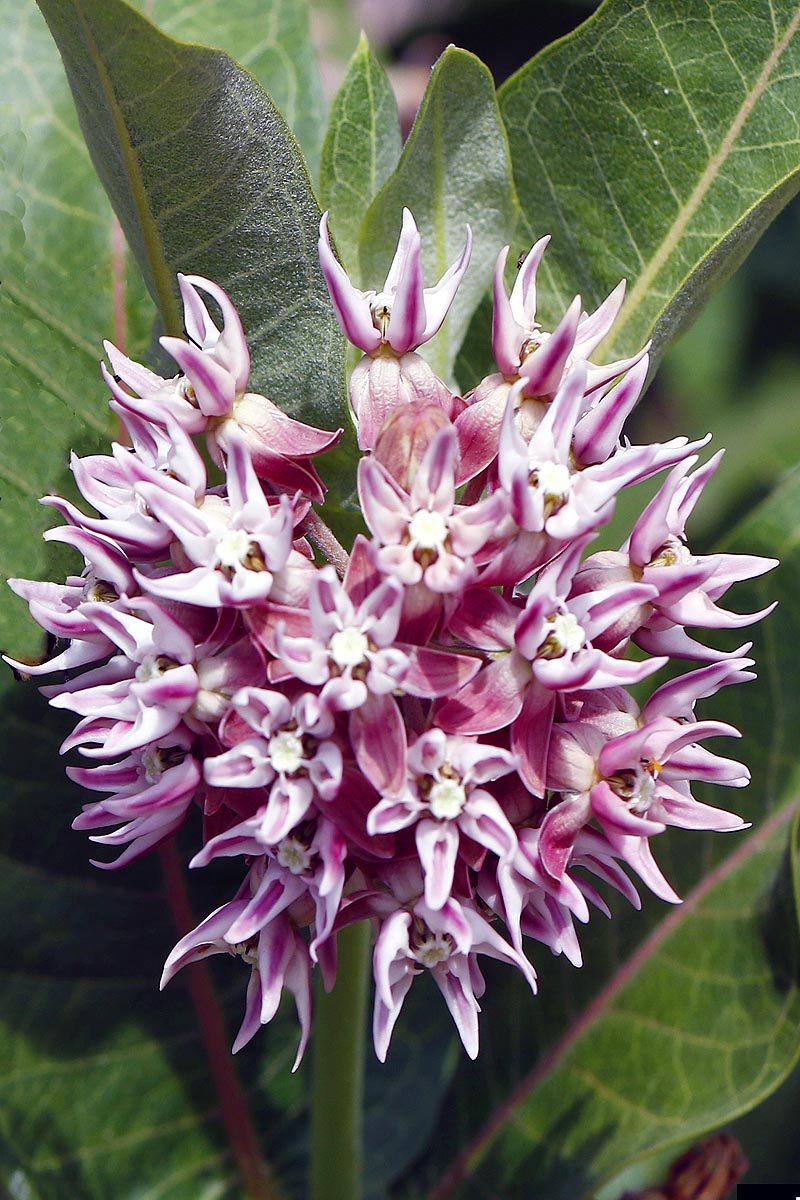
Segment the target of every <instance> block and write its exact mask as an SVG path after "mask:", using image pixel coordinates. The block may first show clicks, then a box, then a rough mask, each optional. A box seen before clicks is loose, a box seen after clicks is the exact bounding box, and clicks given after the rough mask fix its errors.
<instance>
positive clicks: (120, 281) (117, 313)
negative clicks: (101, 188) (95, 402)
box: [111, 217, 130, 446]
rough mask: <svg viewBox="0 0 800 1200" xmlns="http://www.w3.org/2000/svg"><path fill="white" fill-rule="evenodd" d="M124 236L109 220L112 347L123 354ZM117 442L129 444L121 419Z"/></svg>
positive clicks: (125, 317) (125, 332) (125, 336)
mask: <svg viewBox="0 0 800 1200" xmlns="http://www.w3.org/2000/svg"><path fill="white" fill-rule="evenodd" d="M125 251H126V242H125V234H124V233H123V232H122V226H121V225H120V223H119V221H118V220H117V218H116V217H113V218H112V220H111V317H112V323H113V335H112V336H113V340H114V345H115V346H116V347H117V349H118V350H121V351H122V353H123V354H125V352H126V342H127V340H128V313H127V306H126V295H125ZM117 441H118V442H120V443H121V445H123V446H127V445H129V444H130V439H129V438H128V431H127V429H126V428H125V425H124V424H123V422H122V419H121V418H119V417H118V418H117Z"/></svg>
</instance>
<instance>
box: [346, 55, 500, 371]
mask: <svg viewBox="0 0 800 1200" xmlns="http://www.w3.org/2000/svg"><path fill="white" fill-rule="evenodd" d="M404 206H405V207H406V208H410V209H411V211H412V213H413V214H414V218H415V220H416V222H417V226H418V228H419V231H420V233H421V235H422V257H423V263H424V267H425V276H426V282H427V283H428V285H429V286H430V285H432V284H433V283H435V282H436V281H437V280H438V279H439V277H440V276H441V275H442V274H443V273H444V272H445V271H446V269H447V268H448V266H449V265H450V264H451V263H452V262H454V261H455V259H456V258H457V257H458V255H459V254H460V253H461V251H462V249H463V246H464V237H465V232H466V231H465V228H464V227H465V225H470V226H471V227H472V233H473V237H474V246H473V252H472V262H471V265H470V269H469V271H468V273H467V276H466V278H465V280H464V282H463V283H462V285H461V287H460V288H459V291H458V295H457V296H456V299H455V301H454V303H453V306H452V308H451V309H450V314H449V316H448V318H447V321H446V322H445V324H444V327H443V329H442V331H441V332H440V333H439V334H438V335H437V336H436V338H434V339H433V341H431V342H430V343H429V345H428V346H427V347H423V349H422V353H423V354H424V355H425V357H427V358H428V359H429V361H430V362H431V363H432V365H433V367H434V369H435V370H436V371H437V373H438V374H439V375H441V376H442V377H443V378H445V379H446V378H447V377H448V376H449V374H450V372H451V370H452V367H453V363H454V361H455V356H456V354H457V352H458V348H459V346H460V345H461V342H462V340H463V338H464V333H465V331H466V328H467V325H468V323H469V319H470V317H471V316H472V313H473V311H474V309H475V307H476V306H477V304H478V302H479V300H480V298H481V296H482V295H483V294H484V292H485V291H486V288H487V287H488V286H489V281H490V279H491V273H492V268H493V267H494V262H495V259H496V258H497V254H498V251H499V250H500V248H501V246H502V245H503V244H504V242H506V241H508V239H509V237H510V234H511V232H512V230H513V228H514V222H515V220H516V208H515V201H514V190H513V186H512V184H511V178H510V164H509V158H508V146H507V144H506V138H505V133H504V131H503V126H502V122H501V121H500V118H499V114H498V111H497V101H496V98H495V92H494V84H493V83H492V77H491V75H490V73H489V71H488V69H487V68H486V67H485V66H484V65H483V63H482V62H480V60H479V59H477V58H475V56H474V55H472V54H468V53H467V52H466V51H464V50H457V49H455V48H454V47H450V48H449V49H447V50H445V52H444V54H443V55H442V57H441V58H440V59H439V61H438V62H437V64H436V66H435V67H434V69H433V73H432V74H431V78H430V81H429V83H428V88H427V90H426V92H425V96H424V98H423V100H422V104H421V105H420V110H419V113H418V114H417V119H416V122H415V124H414V128H413V129H412V130H411V133H410V135H409V138H408V141H407V142H406V145H405V147H404V149H403V154H402V156H401V158H400V163H399V165H398V167H397V170H396V171H395V173H394V174H393V175H392V177H391V178H390V179H389V180H388V181H387V183H386V184H385V186H384V187H383V189H382V190H381V191H380V192H379V193H378V195H377V197H376V198H375V200H374V201H373V203H372V206H371V208H370V209H369V211H368V213H367V215H366V218H365V220H364V226H363V228H362V234H361V251H360V253H361V277H362V279H363V281H364V283H365V285H368V286H370V287H375V288H379V287H380V286H381V285H382V283H383V280H384V278H385V276H386V272H387V270H388V267H389V263H390V262H391V259H392V255H393V254H394V250H395V247H396V245H397V239H398V236H399V234H400V224H401V220H402V210H403V207H404Z"/></svg>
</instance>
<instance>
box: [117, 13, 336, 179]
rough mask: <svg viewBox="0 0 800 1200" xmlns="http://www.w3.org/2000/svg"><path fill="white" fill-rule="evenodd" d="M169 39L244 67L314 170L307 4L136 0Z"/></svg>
mask: <svg viewBox="0 0 800 1200" xmlns="http://www.w3.org/2000/svg"><path fill="white" fill-rule="evenodd" d="M137 7H138V8H140V9H142V10H143V11H144V12H145V13H146V14H147V16H148V17H150V19H151V20H152V21H155V23H156V25H158V27H159V28H160V29H162V30H163V31H164V33H168V34H169V35H170V37H173V38H181V39H186V40H188V41H191V42H200V43H202V45H204V46H218V47H219V48H220V49H222V50H225V51H226V52H227V53H228V54H230V55H231V57H232V58H234V59H235V60H236V61H237V62H238V63H239V65H240V66H242V67H245V68H246V69H247V70H248V71H249V72H250V73H251V75H255V77H256V79H257V80H258V82H259V83H260V84H261V86H262V87H263V88H264V90H265V91H266V92H268V93H269V95H270V98H271V99H272V102H273V104H274V105H275V107H276V108H277V109H278V111H279V112H280V113H281V114H282V116H283V117H284V118H285V119H286V122H287V124H288V125H289V128H290V129H291V130H292V132H293V133H294V136H295V137H296V138H297V140H298V142H299V143H300V146H301V148H302V151H303V155H304V156H305V160H306V162H307V163H308V169H309V173H310V174H311V178H312V179H315V178H316V175H317V170H318V167H319V153H320V146H321V143H322V130H323V124H324V121H323V118H324V115H325V97H324V95H323V92H322V83H321V81H320V77H319V69H318V67H317V59H316V55H315V54H314V48H313V46H312V44H311V35H310V31H309V6H308V0H269V3H268V4H265V3H264V0H236V3H235V4H224V5H222V4H220V3H219V0H200V2H199V3H192V4H189V3H187V0H152V2H150V3H146V2H145V0H139V3H138V4H137Z"/></svg>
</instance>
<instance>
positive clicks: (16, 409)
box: [0, 0, 152, 656]
mask: <svg viewBox="0 0 800 1200" xmlns="http://www.w3.org/2000/svg"><path fill="white" fill-rule="evenodd" d="M0 24H1V25H2V28H3V31H4V39H3V47H2V52H0V107H2V110H3V113H2V117H0V129H1V130H2V132H1V133H0V157H1V158H2V163H1V164H0V258H1V259H2V263H3V271H2V286H0V321H2V328H3V337H2V341H1V342H0V387H1V388H2V400H0V413H2V418H1V419H0V573H2V575H3V577H4V578H5V577H6V576H9V575H10V576H25V577H38V578H42V577H47V576H48V575H50V576H52V577H53V578H57V577H58V576H59V575H60V576H61V577H63V575H64V574H65V570H64V566H65V563H66V562H71V563H72V567H73V568H74V565H75V564H74V559H73V556H72V554H71V553H70V554H69V555H67V556H64V555H54V552H53V551H54V547H53V545H52V544H51V545H49V546H46V545H45V543H44V542H43V541H42V539H41V533H42V530H43V529H44V528H45V527H46V526H47V525H51V524H52V523H53V521H52V513H51V512H50V511H49V510H46V509H44V508H41V507H40V506H39V504H38V499H39V497H40V496H41V495H43V494H45V493H46V492H52V491H63V490H64V489H65V487H68V483H67V481H66V478H65V477H66V476H68V474H69V473H68V470H67V466H68V460H69V452H70V449H72V448H74V449H75V450H77V451H80V452H82V453H87V452H97V451H98V450H100V449H101V448H102V446H103V443H104V442H107V440H108V438H109V436H110V435H111V434H112V432H113V428H114V424H113V421H112V420H111V419H110V413H109V411H108V408H107V406H106V398H107V397H106V391H105V387H104V385H103V383H102V380H101V378H100V372H99V365H98V364H99V360H100V358H101V357H102V341H103V338H115V337H116V338H117V339H120V340H121V339H123V338H124V339H125V340H126V341H127V344H128V348H129V350H130V351H131V352H132V353H136V352H139V351H143V350H144V348H145V346H146V344H147V338H148V336H149V326H150V324H151V322H152V306H151V305H150V304H149V301H147V300H146V298H145V291H144V287H143V286H142V285H141V283H140V282H139V281H138V279H137V277H136V273H135V272H134V274H133V275H132V276H126V270H125V258H124V254H123V252H122V245H121V241H120V240H119V239H118V240H117V242H116V243H115V239H114V227H113V215H112V212H111V208H110V206H109V204H108V201H107V200H106V197H105V195H104V194H103V189H102V187H101V185H100V182H99V180H98V179H97V176H96V174H95V172H94V170H93V168H92V164H91V162H90V160H89V155H88V152H87V150H86V146H85V144H84V142H83V139H82V137H81V134H80V130H79V129H78V126H77V121H76V119H75V114H74V109H73V105H72V100H71V97H70V94H69V89H68V87H67V84H66V80H65V79H64V74H63V71H62V69H61V64H60V62H59V60H58V55H57V53H56V50H55V47H54V46H53V44H52V39H51V38H50V35H49V33H48V31H47V27H46V26H45V24H44V21H43V20H42V18H41V16H40V14H39V13H38V12H37V10H36V7H35V5H34V4H33V3H32V0H31V2H30V3H19V4H18V3H16V0H2V3H0ZM42 643H43V638H42V633H41V631H40V630H39V629H38V628H36V627H35V626H34V624H33V622H32V621H31V620H30V618H29V617H28V613H27V607H26V606H25V605H24V604H23V602H22V601H21V600H17V599H16V597H14V596H13V595H12V594H11V592H10V591H9V589H8V588H6V587H5V585H3V588H2V596H1V597H0V647H2V649H3V650H5V651H8V652H11V653H13V654H15V655H18V656H21V655H25V654H30V655H31V656H34V655H37V654H41V651H42Z"/></svg>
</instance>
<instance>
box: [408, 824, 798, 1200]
mask: <svg viewBox="0 0 800 1200" xmlns="http://www.w3.org/2000/svg"><path fill="white" fill-rule="evenodd" d="M798 810H800V800H795V801H794V802H793V803H792V804H787V805H786V806H785V807H784V808H781V809H780V810H779V811H778V812H776V813H773V814H772V816H771V817H769V818H768V819H767V820H766V821H765V822H764V824H763V825H762V826H761V827H760V828H759V829H758V830H757V831H756V833H754V834H753V835H752V837H749V838H748V839H747V840H746V841H742V842H741V843H740V845H739V847H738V849H737V850H735V851H734V852H733V854H731V855H730V856H729V857H728V858H726V859H724V860H723V861H722V862H721V863H720V864H719V866H718V867H716V868H715V870H713V871H712V872H711V873H710V874H709V875H707V876H706V877H705V879H704V880H703V882H702V883H700V884H698V886H697V887H696V888H695V889H694V891H692V892H690V893H689V895H688V896H687V897H686V899H685V900H684V902H683V904H681V905H680V907H679V908H676V909H673V911H672V912H671V913H670V915H669V916H668V917H666V918H665V920H663V921H662V922H661V924H660V925H658V927H657V928H656V929H654V930H653V932H652V933H651V934H650V936H649V937H646V938H645V940H644V941H643V942H642V944H641V945H640V946H639V947H638V949H637V950H635V951H634V952H633V954H632V955H631V956H630V958H629V959H628V960H627V962H625V963H624V964H623V965H622V966H621V967H620V969H619V970H618V971H617V972H616V974H615V975H614V977H613V978H612V979H610V980H609V981H608V983H607V984H606V986H605V987H604V988H602V989H601V990H600V991H599V992H598V994H597V995H596V996H595V998H594V1000H593V1001H592V1003H591V1004H590V1005H589V1006H588V1008H586V1009H585V1010H584V1011H583V1013H582V1014H581V1016H580V1017H579V1018H578V1019H577V1021H575V1022H574V1023H573V1025H572V1026H571V1027H570V1029H569V1030H568V1032H567V1033H566V1034H565V1035H564V1037H562V1038H561V1040H560V1041H559V1042H556V1044H555V1046H553V1048H552V1050H550V1052H549V1053H548V1054H545V1055H544V1057H543V1058H542V1059H541V1060H540V1061H539V1062H538V1063H537V1064H536V1066H535V1067H534V1068H533V1070H532V1071H530V1072H529V1073H528V1074H527V1075H526V1076H525V1078H524V1079H523V1080H521V1082H520V1083H518V1084H517V1086H516V1087H515V1088H514V1090H513V1092H512V1093H511V1095H510V1096H509V1097H508V1099H507V1100H506V1101H505V1102H504V1103H503V1104H501V1105H500V1107H499V1108H497V1109H496V1111H495V1112H494V1113H493V1114H492V1116H491V1117H490V1119H489V1120H488V1121H487V1122H486V1124H485V1125H484V1126H483V1128H482V1129H481V1130H479V1131H478V1133H477V1134H476V1135H475V1137H474V1138H473V1139H472V1141H471V1142H470V1143H469V1145H467V1146H465V1147H464V1149H463V1150H462V1151H461V1153H460V1154H459V1155H458V1157H457V1158H456V1159H454V1161H453V1163H452V1164H451V1166H450V1167H449V1169H448V1170H447V1172H446V1174H445V1175H443V1176H442V1178H441V1180H440V1181H439V1183H438V1185H437V1186H436V1187H435V1188H434V1189H433V1191H432V1192H430V1193H429V1194H428V1197H427V1200H447V1197H449V1196H451V1195H452V1193H453V1192H454V1191H455V1189H456V1188H457V1187H458V1185H459V1184H460V1183H461V1182H462V1181H463V1180H464V1179H465V1178H467V1176H468V1175H469V1174H470V1173H471V1171H472V1169H473V1167H474V1166H475V1165H476V1164H477V1162H478V1160H479V1159H480V1157H481V1155H482V1154H483V1153H484V1151H485V1150H486V1148H487V1146H489V1144H490V1143H491V1142H492V1141H493V1140H494V1138H495V1137H496V1136H497V1134H498V1133H499V1132H500V1130H501V1129H502V1127H503V1126H504V1125H505V1124H506V1122H507V1121H509V1120H510V1119H511V1115H512V1113H513V1111H514V1109H515V1108H516V1107H517V1105H519V1104H521V1103H522V1102H523V1101H524V1100H525V1098H526V1097H527V1096H528V1095H530V1093H531V1092H532V1091H533V1089H534V1088H535V1087H538V1085H539V1084H540V1083H541V1082H542V1080H544V1079H545V1078H546V1077H547V1076H548V1075H549V1074H550V1073H551V1072H552V1071H553V1070H554V1069H555V1068H556V1067H557V1066H558V1065H559V1063H560V1062H561V1060H562V1059H563V1058H564V1056H565V1055H566V1054H567V1052H568V1051H569V1050H571V1049H572V1047H573V1046H574V1044H575V1043H576V1042H577V1041H578V1039H579V1038H580V1037H582V1036H583V1034H584V1033H586V1030H587V1029H588V1028H589V1026H591V1025H592V1024H593V1022H594V1021H596V1020H597V1019H598V1017H600V1016H601V1015H602V1013H603V1012H605V1010H606V1009H607V1008H610V1006H611V1004H612V1003H613V1001H614V1000H615V999H616V998H617V996H618V995H619V993H620V992H621V991H622V989H623V988H624V987H625V986H626V984H628V983H630V981H631V979H632V978H633V977H634V976H635V974H636V972H637V971H638V970H639V969H640V967H642V966H643V964H644V963H646V962H647V961H648V959H649V958H650V957H651V956H652V955H653V954H654V953H655V951H656V950H658V949H659V947H660V946H661V945H662V943H663V942H665V941H666V939H667V938H668V937H669V936H670V934H672V933H673V932H674V931H675V930H676V929H677V928H678V927H679V926H680V925H681V924H682V922H683V921H685V920H686V918H687V917H689V916H690V915H691V914H692V912H694V910H695V909H696V908H697V907H698V906H699V905H700V904H701V903H702V902H703V900H705V898H706V896H708V894H709V893H710V892H711V891H712V889H713V888H715V887H716V886H717V884H719V883H721V882H722V880H723V879H726V878H727V877H728V876H729V875H731V874H732V873H733V872H734V871H735V870H736V869H737V868H738V867H740V866H742V864H743V863H744V862H746V861H747V859H748V858H750V857H751V855H752V854H753V853H754V852H755V851H756V850H758V849H759V848H760V847H761V846H763V845H764V843H765V842H768V841H769V840H770V838H771V837H772V836H773V835H774V834H776V833H777V832H778V831H779V830H780V829H781V828H783V827H784V826H785V825H788V824H789V823H790V822H791V821H792V820H793V818H794V815H795V813H796V812H797V811H798Z"/></svg>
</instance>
